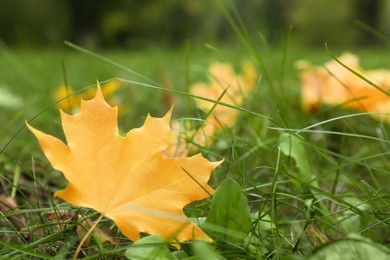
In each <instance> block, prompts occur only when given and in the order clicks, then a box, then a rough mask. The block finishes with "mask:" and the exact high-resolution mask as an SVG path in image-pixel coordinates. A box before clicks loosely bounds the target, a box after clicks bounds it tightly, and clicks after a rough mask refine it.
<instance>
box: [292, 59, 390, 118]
mask: <svg viewBox="0 0 390 260" xmlns="http://www.w3.org/2000/svg"><path fill="white" fill-rule="evenodd" d="M338 60H339V61H340V62H341V63H343V64H344V65H345V66H347V67H348V68H349V69H351V70H353V71H354V72H355V73H357V74H359V75H361V76H362V77H363V78H365V79H367V80H369V81H371V82H372V83H374V84H375V85H376V86H377V87H379V88H381V89H382V90H384V91H385V92H389V90H390V88H389V84H390V70H384V69H382V70H367V71H365V70H363V69H362V68H361V67H360V66H359V59H358V57H357V56H356V55H353V54H350V53H344V54H342V55H341V56H340V57H339V58H338ZM302 63H303V62H302V61H300V62H299V63H298V64H302ZM301 67H302V66H301ZM300 79H301V94H302V105H303V109H304V111H305V112H307V113H313V112H315V111H317V110H318V109H319V107H320V105H321V104H326V105H341V104H342V105H343V106H344V107H346V108H351V109H356V110H360V111H365V112H380V113H390V97H389V96H388V95H386V94H385V93H383V92H381V91H380V90H378V89H377V88H375V87H374V86H373V85H372V84H370V83H368V82H367V81H365V80H363V79H362V78H360V77H359V76H357V75H355V74H354V73H352V72H351V71H349V70H348V69H347V68H345V67H344V66H342V65H341V64H339V63H338V62H337V61H336V60H332V61H329V62H327V63H325V65H324V66H321V67H312V66H311V64H310V63H306V64H305V65H304V66H303V70H302V72H301V74H300ZM374 116H376V117H378V116H379V115H374ZM381 117H382V118H384V119H386V120H389V119H390V118H389V116H386V115H383V116H381Z"/></svg>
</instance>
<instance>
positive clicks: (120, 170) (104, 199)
mask: <svg viewBox="0 0 390 260" xmlns="http://www.w3.org/2000/svg"><path fill="white" fill-rule="evenodd" d="M171 114H172V109H171V110H170V111H169V112H168V113H167V114H166V115H165V116H164V117H163V118H154V117H151V116H149V115H148V116H147V118H146V120H145V123H144V125H143V126H142V127H140V128H135V129H132V130H131V131H130V132H128V133H127V135H126V136H124V137H122V136H120V135H119V133H118V127H117V107H111V106H109V105H108V104H107V103H106V102H105V100H104V97H103V94H102V93H101V89H100V86H98V88H97V92H96V96H95V97H94V98H93V99H92V100H88V101H84V100H83V101H82V102H81V107H80V113H78V114H75V115H68V114H66V113H64V112H62V111H61V119H62V126H63V129H64V133H65V137H66V140H67V145H66V144H64V143H63V142H62V141H61V140H59V139H57V138H55V137H53V136H51V135H47V134H45V133H43V132H41V131H39V130H37V129H35V128H33V127H31V126H30V125H28V128H29V129H30V130H31V131H32V132H33V133H34V135H35V136H36V137H37V138H38V140H39V143H40V145H41V147H42V149H43V151H44V153H45V155H46V157H47V158H48V159H49V161H50V162H51V164H52V166H53V168H55V169H57V170H59V171H61V172H63V174H64V175H65V178H66V179H67V180H68V182H69V186H68V187H67V188H66V189H64V190H61V191H58V192H56V194H55V195H56V196H58V197H59V198H61V199H63V200H65V201H67V202H69V203H71V204H74V205H76V206H81V207H87V208H92V209H95V210H97V211H98V212H100V213H102V214H103V215H104V216H106V217H108V218H110V219H112V220H113V221H114V222H115V223H116V225H117V226H118V227H119V229H120V230H121V231H122V233H123V234H124V235H125V236H127V237H128V238H129V239H131V240H133V241H136V240H138V239H139V238H140V232H145V233H149V234H161V235H162V236H163V237H164V238H165V239H171V240H172V239H173V238H174V237H175V238H176V239H178V240H179V241H184V240H190V239H208V237H207V236H206V235H205V234H204V233H203V232H202V231H201V230H200V229H199V228H198V227H197V226H195V225H194V224H192V223H191V222H190V221H189V219H188V218H187V217H186V216H185V215H184V213H183V211H182V208H183V207H184V206H185V205H187V204H189V203H190V202H192V201H195V200H201V199H203V198H206V197H208V196H209V193H212V191H213V190H212V189H211V187H210V186H209V185H208V184H207V181H208V179H209V177H210V174H211V172H212V171H213V170H214V169H215V168H216V167H217V166H218V165H219V164H220V163H221V162H209V161H208V160H207V159H205V158H204V157H202V155H201V154H197V155H195V156H192V157H178V158H170V157H167V156H166V153H165V152H164V150H165V149H167V147H168V146H169V145H170V143H171V141H173V137H172V133H171V130H170V127H169V123H170V118H171Z"/></svg>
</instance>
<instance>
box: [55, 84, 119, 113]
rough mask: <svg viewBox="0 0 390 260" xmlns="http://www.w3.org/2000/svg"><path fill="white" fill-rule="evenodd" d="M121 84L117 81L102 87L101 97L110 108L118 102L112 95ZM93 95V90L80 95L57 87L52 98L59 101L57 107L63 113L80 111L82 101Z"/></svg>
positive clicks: (66, 87)
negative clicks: (105, 99) (104, 98)
mask: <svg viewBox="0 0 390 260" xmlns="http://www.w3.org/2000/svg"><path fill="white" fill-rule="evenodd" d="M120 87H121V82H120V81H118V80H111V81H109V82H107V83H105V84H103V85H102V92H103V96H104V97H106V98H107V99H108V103H109V104H110V105H112V106H114V105H118V101H117V100H116V99H115V98H113V94H114V93H115V92H116V91H118V90H119V88H120ZM94 94H95V90H94V89H93V88H89V89H88V90H86V91H83V92H80V93H74V90H73V89H72V88H71V87H69V86H65V85H61V86H59V87H58V88H57V89H56V91H55V93H54V98H55V99H56V100H61V99H63V100H61V101H60V102H59V103H58V106H59V107H60V108H61V109H62V110H63V111H65V112H77V111H79V109H80V104H81V100H82V99H91V98H93V96H94Z"/></svg>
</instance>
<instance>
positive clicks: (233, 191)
mask: <svg viewBox="0 0 390 260" xmlns="http://www.w3.org/2000/svg"><path fill="white" fill-rule="evenodd" d="M250 224H251V219H250V213H249V207H248V200H247V198H246V196H245V194H244V192H243V190H242V188H241V186H240V185H239V184H238V183H237V182H236V181H234V180H232V179H226V180H224V181H223V182H222V183H221V184H220V185H219V186H218V188H217V189H216V191H215V193H214V197H213V201H212V203H211V209H210V213H209V215H208V216H207V219H206V222H205V224H204V225H202V227H203V228H204V229H205V230H206V231H207V232H209V233H210V235H211V236H212V237H213V238H215V239H216V240H228V241H230V242H233V243H242V242H243V241H244V239H245V237H246V236H247V235H248V233H249V230H250Z"/></svg>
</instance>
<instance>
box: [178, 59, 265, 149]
mask: <svg viewBox="0 0 390 260" xmlns="http://www.w3.org/2000/svg"><path fill="white" fill-rule="evenodd" d="M257 78H258V75H257V72H256V70H255V68H254V67H253V64H252V63H250V62H249V61H245V62H243V64H242V75H238V74H236V73H235V71H234V69H233V67H232V65H231V64H228V63H220V62H214V63H212V64H211V65H210V66H209V82H208V83H205V82H197V83H195V84H193V85H191V86H190V91H189V92H190V93H191V94H192V95H196V96H200V97H205V98H208V99H211V100H215V101H218V100H219V101H220V102H223V103H226V104H230V105H235V106H239V107H240V106H242V105H243V104H244V101H245V99H246V98H247V97H248V95H249V93H250V92H251V91H252V90H253V89H254V88H255V86H256V80H257ZM224 91H226V92H225V93H224ZM222 94H223V95H222ZM195 104H196V106H197V107H198V108H199V109H201V110H202V111H204V112H205V113H209V112H210V111H211V110H212V109H213V110H212V112H211V113H210V114H209V115H208V117H207V118H206V119H205V121H204V122H203V124H202V127H200V128H199V129H197V130H194V129H191V126H189V124H186V122H177V123H176V124H175V125H174V126H173V128H174V129H175V131H176V132H178V139H177V143H178V144H179V145H177V147H176V152H174V153H173V154H179V155H180V154H183V150H184V151H187V145H188V142H187V141H186V140H189V139H190V140H192V141H193V142H194V143H196V144H197V145H199V146H208V144H209V143H211V140H210V137H211V136H213V135H214V134H216V133H217V132H218V131H219V130H220V129H221V128H224V127H231V126H233V125H234V123H235V122H236V120H237V117H238V116H239V114H240V111H239V110H237V109H234V108H230V107H226V106H223V105H216V106H215V104H214V103H213V102H209V101H205V100H201V99H195ZM214 106H215V107H214ZM213 107H214V108H213ZM194 131H196V132H194Z"/></svg>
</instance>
